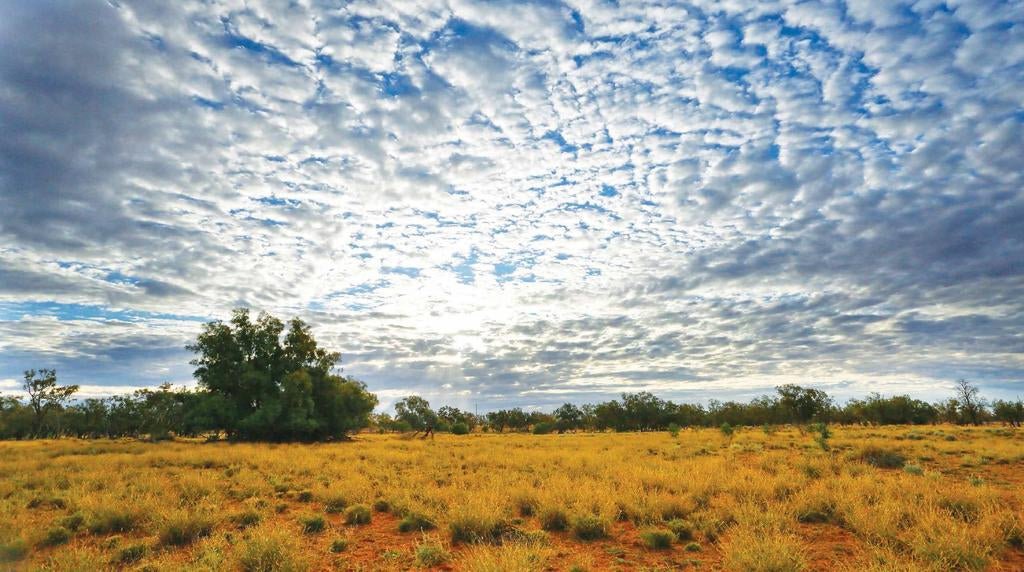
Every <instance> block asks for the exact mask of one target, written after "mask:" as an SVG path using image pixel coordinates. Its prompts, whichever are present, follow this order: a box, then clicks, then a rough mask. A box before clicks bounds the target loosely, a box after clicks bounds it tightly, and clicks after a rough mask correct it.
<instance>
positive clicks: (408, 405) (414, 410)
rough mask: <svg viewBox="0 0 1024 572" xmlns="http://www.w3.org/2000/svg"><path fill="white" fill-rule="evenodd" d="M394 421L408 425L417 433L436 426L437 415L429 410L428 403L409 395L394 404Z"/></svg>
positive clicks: (416, 396)
mask: <svg viewBox="0 0 1024 572" xmlns="http://www.w3.org/2000/svg"><path fill="white" fill-rule="evenodd" d="M395 419H398V420H399V421H404V422H406V423H408V424H409V427H411V428H412V430H413V431H416V432H417V433H419V432H420V431H427V430H429V429H433V428H434V427H435V426H437V414H436V413H434V410H433V409H431V408H430V402H428V401H427V400H426V399H423V398H422V397H420V396H418V395H410V396H408V397H405V398H403V399H400V400H398V402H397V403H395Z"/></svg>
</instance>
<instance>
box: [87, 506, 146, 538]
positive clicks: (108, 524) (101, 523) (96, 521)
mask: <svg viewBox="0 0 1024 572" xmlns="http://www.w3.org/2000/svg"><path fill="white" fill-rule="evenodd" d="M141 521H142V516H141V515H140V514H139V513H137V512H134V511H130V510H123V509H103V510H100V511H97V512H96V513H94V514H93V515H92V518H90V519H89V532H91V533H92V534H109V533H112V532H131V531H132V530H135V528H136V527H137V526H138V525H139V524H140V522H141Z"/></svg>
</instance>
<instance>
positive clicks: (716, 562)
mask: <svg viewBox="0 0 1024 572" xmlns="http://www.w3.org/2000/svg"><path fill="white" fill-rule="evenodd" d="M1022 513H1024V432H1022V431H1020V430H1013V429H1010V428H1004V427H997V426H983V427H958V426H952V425H939V426H918V427H906V426H890V427H835V428H833V430H832V436H831V438H829V439H828V440H827V441H826V442H820V441H816V440H815V439H814V438H813V436H812V435H811V434H810V433H806V432H804V431H802V430H801V429H799V428H793V427H787V428H779V429H777V430H776V429H772V428H763V429H762V428H744V429H739V430H736V431H735V432H734V433H732V434H731V435H729V434H726V433H724V432H722V431H720V430H717V429H684V430H682V431H681V432H679V433H678V435H671V434H669V433H666V432H650V433H570V434H563V435H528V434H507V433H506V434H493V433H490V434H489V433H477V434H471V435H465V436H453V435H447V434H439V435H437V436H436V438H434V439H427V440H421V439H412V438H409V437H407V436H405V437H403V436H401V435H378V434H365V433H364V434H359V435H357V436H356V437H355V438H354V439H353V440H351V441H346V442H337V443H321V444H253V443H240V444H231V443H225V442H212V443H205V442H201V441H187V440H178V441H173V442H160V443H145V442H140V441H134V440H121V441H112V440H73V439H61V440H50V441H34V442H3V443H0V568H3V569H13V570H35V569H48V570H102V569H119V568H120V569H134V570H154V571H156V570H182V569H186V570H244V571H253V572H255V571H274V570H282V571H287V570H409V569H425V570H467V571H492V570H493V571H516V570H538V571H540V570H566V571H568V570H573V571H583V570H589V571H596V570H681V569H686V570H689V569H693V570H763V571H787V570H859V571H870V570H1024V550H1022V541H1024V514H1022Z"/></svg>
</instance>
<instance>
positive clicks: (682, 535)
mask: <svg viewBox="0 0 1024 572" xmlns="http://www.w3.org/2000/svg"><path fill="white" fill-rule="evenodd" d="M665 526H667V527H668V529H669V530H671V531H672V534H674V535H676V539H677V540H679V541H680V542H682V541H684V540H693V538H694V535H693V524H691V523H690V521H688V520H683V519H681V518H673V519H672V520H670V521H668V522H667V523H665Z"/></svg>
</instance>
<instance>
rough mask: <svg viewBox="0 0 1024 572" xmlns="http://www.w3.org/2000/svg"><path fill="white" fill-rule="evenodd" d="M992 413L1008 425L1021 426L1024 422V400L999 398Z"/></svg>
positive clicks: (993, 405)
mask: <svg viewBox="0 0 1024 572" xmlns="http://www.w3.org/2000/svg"><path fill="white" fill-rule="evenodd" d="M992 414H993V415H994V416H995V418H996V419H997V420H999V421H1001V422H1003V423H1005V424H1007V425H1010V426H1012V427H1020V425H1021V423H1024V401H1021V400H1020V399H1017V401H1003V400H1002V399H1000V400H997V401H995V402H994V403H993V404H992Z"/></svg>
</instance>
